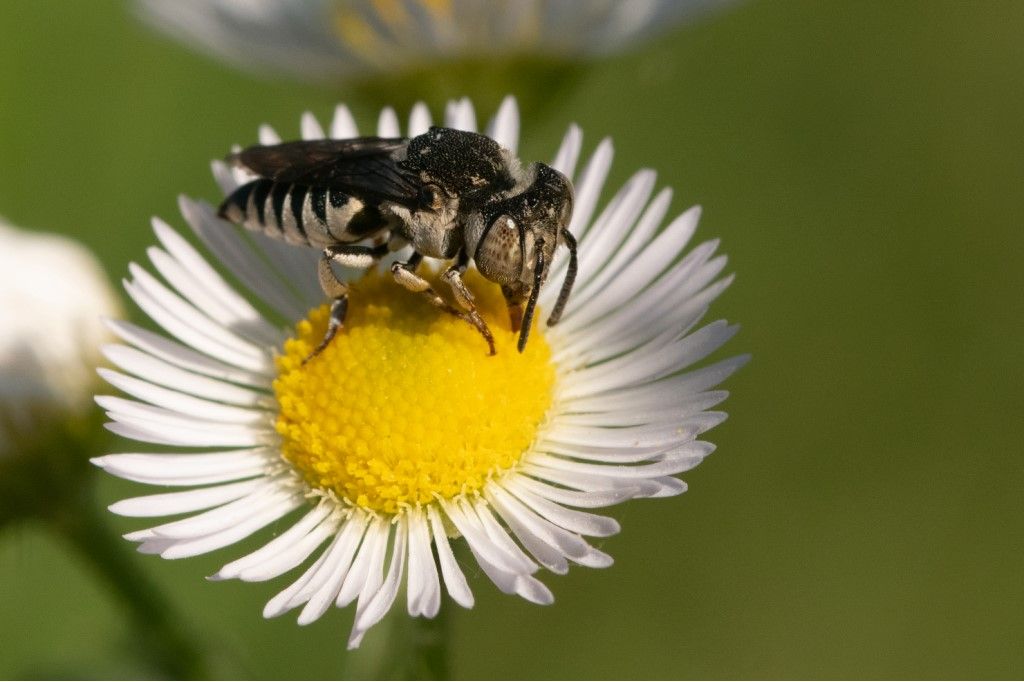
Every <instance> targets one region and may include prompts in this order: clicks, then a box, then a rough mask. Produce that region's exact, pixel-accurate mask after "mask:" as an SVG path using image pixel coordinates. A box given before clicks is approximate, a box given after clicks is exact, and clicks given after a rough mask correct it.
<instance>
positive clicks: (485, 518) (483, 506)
mask: <svg viewBox="0 0 1024 682" xmlns="http://www.w3.org/2000/svg"><path fill="white" fill-rule="evenodd" d="M463 511H464V512H465V513H466V514H472V513H473V512H476V516H477V518H478V519H479V520H480V525H481V526H483V529H484V532H485V533H487V537H489V538H490V539H491V541H492V542H493V543H494V544H496V545H498V546H499V547H501V548H502V550H504V551H505V552H506V553H508V554H509V555H510V556H514V557H515V558H516V559H517V560H518V561H519V563H521V564H522V565H524V566H526V567H527V570H528V572H530V573H535V572H536V571H537V570H539V567H538V566H537V564H535V563H534V562H533V560H532V559H531V558H530V557H528V556H527V555H526V553H525V552H523V550H522V549H520V548H519V545H517V544H516V543H515V542H514V541H513V540H512V538H511V537H509V535H508V533H507V532H505V529H504V528H502V527H501V524H499V523H498V522H497V521H495V520H494V516H493V515H492V514H491V511H490V509H488V507H487V503H486V502H485V501H484V500H483V499H480V498H478V499H477V500H476V502H475V503H473V504H469V503H468V502H467V503H466V506H465V507H463Z"/></svg>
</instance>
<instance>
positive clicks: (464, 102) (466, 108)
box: [444, 97, 476, 133]
mask: <svg viewBox="0 0 1024 682" xmlns="http://www.w3.org/2000/svg"><path fill="white" fill-rule="evenodd" d="M444 125H445V127H446V128H456V129H457V130H466V131H469V132H471V133H475V132H476V112H475V111H474V110H473V103H472V102H470V101H469V98H468V97H463V98H462V99H460V100H457V101H450V102H448V105H447V106H446V107H445V112H444Z"/></svg>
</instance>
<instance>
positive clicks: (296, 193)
mask: <svg viewBox="0 0 1024 682" xmlns="http://www.w3.org/2000/svg"><path fill="white" fill-rule="evenodd" d="M218 215H220V217H222V218H225V219H227V220H230V221H231V222H233V223H239V224H241V225H244V226H245V227H247V228H249V229H250V230H255V231H257V232H263V233H264V234H266V235H267V236H270V237H274V238H275V239H283V240H285V241H286V242H288V243H289V244H304V245H309V246H314V247H316V248H323V247H325V246H329V245H331V244H338V243H342V244H347V243H351V242H357V241H360V240H362V239H366V238H367V237H370V236H372V235H373V234H374V233H375V232H379V231H381V230H383V229H384V228H385V227H386V226H387V221H386V220H385V219H384V217H383V216H381V214H380V211H378V210H377V208H376V207H374V206H367V205H366V204H365V203H363V202H362V201H361V200H360V199H357V198H355V197H352V196H349V195H347V194H345V193H344V192H341V191H339V190H332V189H327V188H326V187H306V186H304V185H290V184H287V183H275V182H274V181H273V180H265V179H263V180H254V181H252V182H250V183H247V184H245V185H242V186H241V187H239V188H238V189H236V190H235V191H234V192H232V193H231V194H230V195H229V196H228V197H227V198H226V199H225V200H224V203H222V204H221V205H220V211H218Z"/></svg>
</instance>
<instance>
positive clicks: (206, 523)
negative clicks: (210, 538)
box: [148, 481, 291, 540]
mask: <svg viewBox="0 0 1024 682" xmlns="http://www.w3.org/2000/svg"><path fill="white" fill-rule="evenodd" d="M289 496H291V493H290V492H289V491H287V490H281V489H279V488H278V487H277V486H275V485H272V484H268V483H267V482H266V481H264V483H263V485H262V486H261V487H260V488H257V489H256V490H254V491H253V492H251V493H249V494H248V495H246V496H245V497H243V498H241V499H238V500H235V501H233V502H229V503H227V504H225V505H223V506H220V507H216V508H214V509H210V510H209V511H205V512H203V513H201V514H196V515H195V516H190V517H188V518H185V519H181V520H180V521H171V522H169V523H165V524H162V525H159V526H154V527H153V528H149V529H148V530H149V532H150V533H151V534H152V535H153V536H154V537H163V538H168V539H171V540H183V539H189V538H199V537H203V536H204V535H211V534H213V533H219V532H220V531H222V530H224V529H226V528H231V527H233V526H235V525H237V524H238V523H239V522H240V521H243V520H245V519H246V518H247V517H249V516H251V515H252V514H256V513H259V512H260V511H261V510H263V509H267V508H269V507H272V506H274V505H275V504H277V503H278V502H280V501H281V500H284V499H285V498H287V497H289Z"/></svg>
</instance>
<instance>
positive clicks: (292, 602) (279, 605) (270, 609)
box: [263, 533, 344, 618]
mask: <svg viewBox="0 0 1024 682" xmlns="http://www.w3.org/2000/svg"><path fill="white" fill-rule="evenodd" d="M343 535H344V533H339V534H338V535H335V536H334V540H332V541H331V544H330V545H328V547H327V549H326V550H324V552H323V553H322V554H320V556H319V557H317V559H316V561H314V562H313V563H312V564H310V566H309V568H307V569H306V570H305V571H304V572H303V573H302V575H301V576H299V579H298V580H296V581H295V582H293V583H292V584H291V585H289V586H288V587H286V588H284V589H283V590H281V591H280V592H278V593H277V594H275V595H274V596H273V597H272V598H271V599H270V601H268V602H267V604H266V606H264V607H263V617H264V618H276V617H278V616H280V615H281V614H283V613H286V612H287V611H288V610H290V609H292V608H294V607H296V606H298V605H299V604H303V603H305V599H302V598H298V599H296V595H298V594H299V592H301V591H302V590H305V589H306V587H307V586H308V585H309V583H310V581H311V580H312V579H313V577H314V576H315V575H317V573H319V571H320V569H321V568H322V567H323V565H324V563H326V561H327V557H328V556H329V555H330V554H331V551H332V550H333V549H334V548H335V547H336V546H337V545H338V543H339V542H340V541H341V540H342V537H343ZM313 591H314V590H313V589H310V590H309V591H308V592H307V593H306V598H307V599H308V595H309V594H312V593H313Z"/></svg>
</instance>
